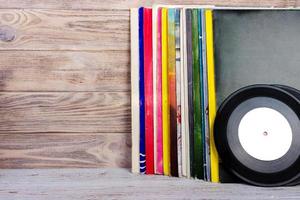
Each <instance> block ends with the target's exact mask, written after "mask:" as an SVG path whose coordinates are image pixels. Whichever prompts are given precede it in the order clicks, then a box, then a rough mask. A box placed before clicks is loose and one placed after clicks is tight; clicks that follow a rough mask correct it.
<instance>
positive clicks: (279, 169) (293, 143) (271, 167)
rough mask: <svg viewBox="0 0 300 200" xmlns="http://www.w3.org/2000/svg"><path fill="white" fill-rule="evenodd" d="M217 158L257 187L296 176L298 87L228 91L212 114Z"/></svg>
mask: <svg viewBox="0 0 300 200" xmlns="http://www.w3.org/2000/svg"><path fill="white" fill-rule="evenodd" d="M214 128H215V131H214V138H215V143H216V147H217V150H218V152H219V154H220V157H221V159H222V163H223V164H224V166H225V167H226V169H227V170H229V171H230V172H231V173H232V174H234V175H236V176H237V177H239V178H240V179H242V180H244V181H246V182H248V183H251V184H254V185H259V186H281V185H293V184H297V183H298V182H299V178H300V167H299V166H300V159H299V154H300V146H299V144H300V92H299V91H298V90H297V89H294V88H291V87H288V86H283V85H252V86H248V87H245V88H242V89H240V90H238V91H236V92H234V93H233V94H232V95H230V96H229V97H228V98H227V99H226V100H225V101H224V102H223V103H222V105H221V106H220V108H219V110H218V112H217V116H216V119H215V126H214Z"/></svg>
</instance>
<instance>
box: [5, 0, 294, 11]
mask: <svg viewBox="0 0 300 200" xmlns="http://www.w3.org/2000/svg"><path fill="white" fill-rule="evenodd" d="M153 4H197V5H200V4H202V5H203V4H210V5H227V6H276V7H290V6H299V0H234V1H232V0H223V1H222V0H217V1H214V0H185V1H182V0H149V1H141V0H122V1H121V0H106V1H99V0H86V1H82V0H72V1H70V0H50V1H49V0H23V1H20V0H9V1H7V0H0V5H1V8H30V9H32V8H42V9H80V10H82V9H128V8H132V7H138V6H151V5H153Z"/></svg>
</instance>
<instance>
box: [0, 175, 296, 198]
mask: <svg viewBox="0 0 300 200" xmlns="http://www.w3.org/2000/svg"><path fill="white" fill-rule="evenodd" d="M0 176H1V179H0V188H1V190H0V198H1V199H5V200H13V199H22V200H40V199H43V200H53V199H64V200H82V199H91V200H95V199H120V200H127V199H128V200H131V199H165V200H167V199H172V200H174V199H218V200H228V199H231V200H241V199H243V200H256V199H264V200H267V199H270V200H271V199H272V200H287V199H288V200H296V199H299V196H300V186H295V187H276V188H264V187H253V186H249V185H244V184H214V183H208V182H203V181H200V180H194V179H185V178H172V177H166V176H141V175H133V174H130V173H129V172H128V170H126V169H27V170H24V169H22V170H20V169H13V170H12V169H8V170H1V171H0ZM145 186H147V187H145ZM174 188H175V189H174Z"/></svg>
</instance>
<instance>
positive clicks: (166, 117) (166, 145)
mask: <svg viewBox="0 0 300 200" xmlns="http://www.w3.org/2000/svg"><path fill="white" fill-rule="evenodd" d="M161 23H162V42H161V46H162V58H161V59H162V115H163V123H162V126H163V169H164V175H167V176H169V175H170V173H171V172H170V170H171V168H170V112H169V110H170V108H169V107H170V106H169V91H168V9H166V8H162V21H161Z"/></svg>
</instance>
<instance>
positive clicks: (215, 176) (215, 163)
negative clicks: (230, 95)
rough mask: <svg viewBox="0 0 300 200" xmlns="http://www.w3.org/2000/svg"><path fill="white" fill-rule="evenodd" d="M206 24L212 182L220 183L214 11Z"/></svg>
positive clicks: (206, 13) (208, 15) (206, 14)
mask: <svg viewBox="0 0 300 200" xmlns="http://www.w3.org/2000/svg"><path fill="white" fill-rule="evenodd" d="M205 22H206V51H207V77H208V111H209V131H210V134H209V135H210V161H211V163H210V164H211V181H212V182H219V180H220V179H219V156H218V152H217V150H216V146H215V142H214V139H213V138H214V135H213V133H214V130H213V128H214V120H215V117H216V112H217V111H216V109H217V104H216V86H215V63H214V37H213V11H212V10H206V11H205Z"/></svg>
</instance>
